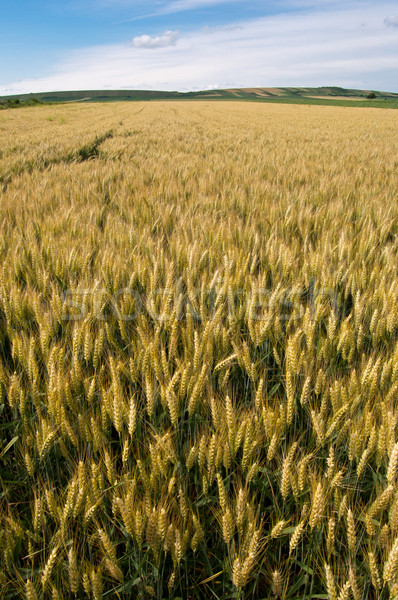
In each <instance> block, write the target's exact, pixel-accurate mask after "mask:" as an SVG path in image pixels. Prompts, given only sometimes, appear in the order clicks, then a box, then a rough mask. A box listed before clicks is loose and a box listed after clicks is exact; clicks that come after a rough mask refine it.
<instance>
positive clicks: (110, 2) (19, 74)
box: [0, 0, 398, 94]
mask: <svg viewBox="0 0 398 600" xmlns="http://www.w3.org/2000/svg"><path fill="white" fill-rule="evenodd" d="M300 85H301V86H317V85H342V86H344V87H355V88H364V89H383V90H389V91H396V92H398V6H397V3H396V2H392V1H388V0H386V1H384V0H380V1H378V2H377V3H375V2H374V1H373V2H371V1H368V0H344V1H343V0H318V1H313V0H279V1H278V2H277V1H274V0H269V1H267V0H245V1H241V0H159V1H154V0H147V1H144V0H64V2H62V3H56V2H54V1H53V0H51V1H50V0H37V1H34V2H33V1H31V0H20V1H19V2H18V3H15V2H9V3H6V4H4V5H3V6H2V10H1V19H0V94H12V93H22V92H39V91H50V90H68V89H110V88H113V89H116V88H117V89H119V88H132V89H170V90H171V89H178V90H183V91H185V90H193V89H212V88H217V87H251V86H266V87H272V86H300Z"/></svg>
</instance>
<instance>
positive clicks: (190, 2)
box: [157, 0, 242, 15]
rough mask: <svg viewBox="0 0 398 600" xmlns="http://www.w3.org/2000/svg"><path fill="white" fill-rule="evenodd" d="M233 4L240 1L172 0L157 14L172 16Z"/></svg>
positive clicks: (240, 0)
mask: <svg viewBox="0 0 398 600" xmlns="http://www.w3.org/2000/svg"><path fill="white" fill-rule="evenodd" d="M233 2H241V3H242V0H173V2H168V3H167V4H166V6H164V7H163V8H161V9H159V10H158V11H157V14H162V15H164V14H172V13H178V12H183V11H186V10H195V9H198V8H207V7H212V6H217V5H218V4H231V3H233Z"/></svg>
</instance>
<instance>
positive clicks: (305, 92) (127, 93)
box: [0, 86, 398, 108]
mask: <svg viewBox="0 0 398 600" xmlns="http://www.w3.org/2000/svg"><path fill="white" fill-rule="evenodd" d="M370 93H372V92H371V90H355V89H346V88H341V87H336V86H328V87H318V88H304V87H300V88H290V87H282V88H265V87H264V88H231V89H222V90H219V89H216V90H204V91H199V92H164V91H156V90H82V91H65V92H43V93H37V94H19V95H14V96H4V97H0V105H1V106H2V107H3V108H11V107H18V106H26V105H27V104H32V103H38V102H45V103H48V102H57V103H58V102H109V101H147V100H204V99H206V100H246V101H256V102H283V103H295V104H320V105H331V106H367V107H382V108H396V107H398V93H392V92H379V91H373V94H374V96H375V97H374V98H373V99H369V98H368V96H369V94H370Z"/></svg>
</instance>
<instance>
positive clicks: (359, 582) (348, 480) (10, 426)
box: [0, 101, 398, 600]
mask: <svg viewBox="0 0 398 600" xmlns="http://www.w3.org/2000/svg"><path fill="white" fill-rule="evenodd" d="M0 138H1V140H2V143H1V148H0V229H1V236H0V264H1V269H0V415H1V421H0V598H2V599H10V600H11V599H14V598H23V599H26V600H39V599H52V600H58V599H64V600H68V599H76V598H77V599H84V598H88V599H94V600H100V599H107V598H108V599H114V598H115V599H125V598H126V599H127V598H142V599H144V598H145V599H146V598H148V599H149V598H157V599H159V600H161V599H166V598H170V599H177V598H181V599H182V598H183V599H195V600H196V599H207V598H209V599H211V598H215V599H218V600H227V599H253V600H256V599H258V600H266V599H269V600H271V599H283V600H293V599H297V600H298V599H300V600H301V599H303V600H304V599H310V598H314V599H315V598H317V599H327V598H329V599H330V600H349V599H352V600H360V599H375V600H386V599H389V598H391V599H394V598H398V489H397V480H398V402H397V400H398V203H397V200H398V198H397V192H398V175H397V173H398V114H397V112H395V111H389V110H381V109H365V108H361V109H356V108H334V107H333V108H329V107H318V106H294V105H265V104H259V103H256V104H254V103H253V104H250V103H243V102H236V103H235V102H231V103H227V102H217V103H210V102H209V103H206V102H204V101H202V102H148V103H108V104H81V105H78V104H70V105H59V106H51V107H37V108H25V109H21V110H19V111H2V112H1V113H0Z"/></svg>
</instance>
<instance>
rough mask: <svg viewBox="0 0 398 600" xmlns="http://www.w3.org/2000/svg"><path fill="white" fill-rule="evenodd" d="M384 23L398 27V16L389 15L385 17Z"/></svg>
mask: <svg viewBox="0 0 398 600" xmlns="http://www.w3.org/2000/svg"><path fill="white" fill-rule="evenodd" d="M384 24H385V25H387V27H398V17H387V18H386V19H384Z"/></svg>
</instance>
